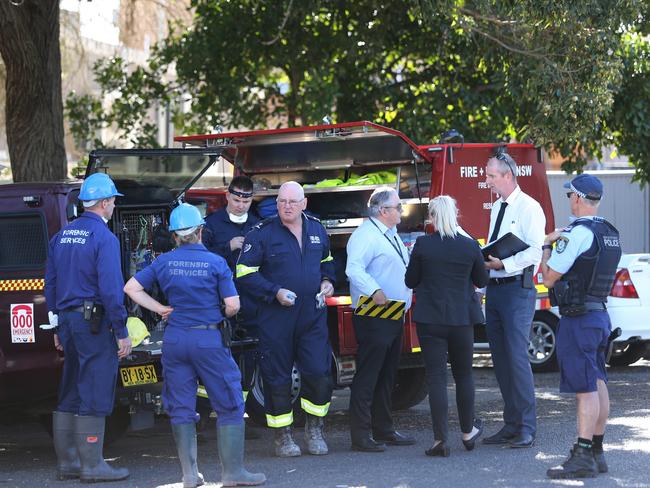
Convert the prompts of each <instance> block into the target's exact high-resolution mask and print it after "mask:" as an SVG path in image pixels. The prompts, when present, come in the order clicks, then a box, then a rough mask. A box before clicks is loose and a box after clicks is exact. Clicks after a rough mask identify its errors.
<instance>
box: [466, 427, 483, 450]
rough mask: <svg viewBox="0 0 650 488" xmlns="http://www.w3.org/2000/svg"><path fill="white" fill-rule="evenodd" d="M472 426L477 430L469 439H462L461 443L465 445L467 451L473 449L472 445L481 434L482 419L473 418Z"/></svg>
mask: <svg viewBox="0 0 650 488" xmlns="http://www.w3.org/2000/svg"><path fill="white" fill-rule="evenodd" d="M474 427H476V428H477V429H478V432H477V433H476V434H474V435H473V436H472V437H470V438H469V439H467V440H465V439H463V445H464V446H465V449H467V450H468V451H471V450H472V449H474V445H475V444H476V440H477V439H478V438H479V437H481V434H482V433H483V420H482V419H474Z"/></svg>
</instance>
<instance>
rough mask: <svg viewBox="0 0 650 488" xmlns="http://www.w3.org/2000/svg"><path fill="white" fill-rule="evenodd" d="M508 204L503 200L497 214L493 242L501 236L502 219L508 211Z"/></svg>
mask: <svg viewBox="0 0 650 488" xmlns="http://www.w3.org/2000/svg"><path fill="white" fill-rule="evenodd" d="M507 206H508V203H507V202H501V207H500V208H499V215H497V221H496V224H494V230H493V231H492V235H491V236H490V241H489V242H492V241H494V240H496V238H497V237H498V236H499V229H500V228H501V221H502V220H503V214H504V213H506V207H507Z"/></svg>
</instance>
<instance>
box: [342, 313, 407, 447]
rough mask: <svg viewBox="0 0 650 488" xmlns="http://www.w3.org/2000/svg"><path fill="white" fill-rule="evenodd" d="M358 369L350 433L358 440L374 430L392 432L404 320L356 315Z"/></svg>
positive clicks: (352, 402)
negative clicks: (393, 406)
mask: <svg viewBox="0 0 650 488" xmlns="http://www.w3.org/2000/svg"><path fill="white" fill-rule="evenodd" d="M352 323H353V325H354V333H355V335H356V338H357V343H358V351H357V372H356V374H355V375H354V379H353V381H352V386H351V388H350V390H351V394H350V434H351V437H352V441H353V442H355V441H356V440H359V439H361V438H363V437H366V436H368V435H370V434H371V433H372V434H374V435H377V436H380V437H381V436H385V435H388V434H390V433H392V432H393V431H394V430H395V428H394V427H393V416H392V414H391V406H392V392H393V386H394V384H395V373H396V372H397V364H398V362H399V356H400V351H401V348H402V334H403V330H404V321H403V320H388V319H380V318H374V317H363V316H358V315H355V316H353V317H352Z"/></svg>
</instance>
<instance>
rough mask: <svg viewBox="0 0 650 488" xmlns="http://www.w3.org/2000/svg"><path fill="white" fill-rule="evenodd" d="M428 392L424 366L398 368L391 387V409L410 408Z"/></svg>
mask: <svg viewBox="0 0 650 488" xmlns="http://www.w3.org/2000/svg"><path fill="white" fill-rule="evenodd" d="M428 393H429V391H428V390H427V381H426V372H425V370H424V368H408V369H400V370H398V371H397V375H396V377H395V386H394V387H393V395H392V398H393V410H406V409H407V408H411V407H413V406H415V405H417V404H418V403H420V402H421V401H422V400H424V399H425V398H426V396H427V394H428Z"/></svg>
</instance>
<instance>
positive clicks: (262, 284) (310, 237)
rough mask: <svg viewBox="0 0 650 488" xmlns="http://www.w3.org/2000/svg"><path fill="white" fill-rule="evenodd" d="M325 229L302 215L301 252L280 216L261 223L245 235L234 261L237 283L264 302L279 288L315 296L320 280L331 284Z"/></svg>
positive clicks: (329, 256)
mask: <svg viewBox="0 0 650 488" xmlns="http://www.w3.org/2000/svg"><path fill="white" fill-rule="evenodd" d="M333 261H334V260H333V258H332V255H331V254H330V243H329V238H328V236H327V232H326V231H325V227H323V225H322V224H321V223H320V222H319V221H318V220H317V219H315V218H313V217H309V216H307V215H306V214H304V213H303V214H302V249H301V248H300V246H299V245H298V240H297V239H296V237H295V236H294V235H293V234H292V233H291V231H290V230H289V229H288V228H287V227H286V226H285V225H284V224H283V223H282V221H281V220H280V217H271V218H269V219H266V220H263V221H262V222H260V223H259V224H258V225H256V226H255V227H253V229H252V230H251V231H250V232H249V233H248V234H247V235H246V239H245V241H244V247H243V248H242V252H241V254H240V255H239V261H238V262H237V283H238V285H239V284H240V283H241V286H243V287H246V290H247V291H250V292H251V293H252V294H253V295H254V296H256V297H257V298H260V299H262V300H264V301H265V302H267V303H271V302H273V300H275V295H276V293H277V292H278V290H279V289H280V288H285V289H288V290H291V291H293V292H294V293H295V294H296V295H298V297H301V298H305V297H312V298H313V297H315V296H316V294H317V293H319V292H320V284H321V282H322V280H323V279H324V278H327V279H328V280H330V281H331V282H332V283H334V276H335V273H334V263H333Z"/></svg>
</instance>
